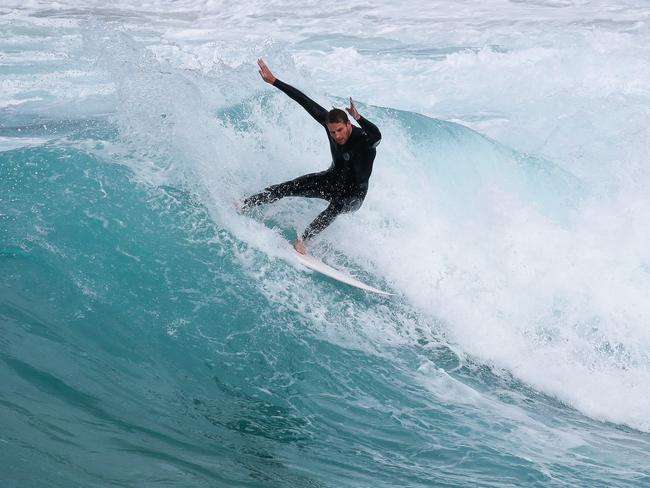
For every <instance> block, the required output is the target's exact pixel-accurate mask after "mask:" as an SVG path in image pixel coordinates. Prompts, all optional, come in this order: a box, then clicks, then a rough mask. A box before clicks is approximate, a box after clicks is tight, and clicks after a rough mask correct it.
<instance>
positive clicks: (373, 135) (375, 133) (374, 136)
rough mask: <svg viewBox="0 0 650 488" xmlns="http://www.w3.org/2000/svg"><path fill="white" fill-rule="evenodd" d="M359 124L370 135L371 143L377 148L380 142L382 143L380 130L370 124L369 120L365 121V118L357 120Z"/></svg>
mask: <svg viewBox="0 0 650 488" xmlns="http://www.w3.org/2000/svg"><path fill="white" fill-rule="evenodd" d="M357 122H358V123H359V126H361V128H362V129H363V130H364V131H365V132H366V134H368V139H369V140H370V143H371V144H372V145H373V146H377V144H379V141H381V132H379V129H378V128H377V126H376V125H375V124H373V123H372V122H370V121H369V120H367V119H364V118H363V116H361V117H359V120H357Z"/></svg>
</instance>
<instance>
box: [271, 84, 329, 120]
mask: <svg viewBox="0 0 650 488" xmlns="http://www.w3.org/2000/svg"><path fill="white" fill-rule="evenodd" d="M273 86H274V87H276V88H278V89H279V90H282V91H283V92H284V93H286V94H287V95H289V97H291V98H293V99H294V100H295V101H296V102H298V103H299V104H300V105H301V106H302V108H304V109H305V110H306V111H307V112H308V113H309V115H311V116H312V117H313V118H314V119H316V122H318V123H319V124H321V125H325V120H326V119H327V110H325V109H324V108H323V107H321V106H320V105H318V104H317V103H316V102H314V101H313V100H312V99H311V98H309V97H308V96H307V95H305V94H304V93H303V92H301V91H300V90H297V89H295V88H294V87H292V86H291V85H289V84H287V83H285V82H283V81H281V80H278V79H277V78H276V79H275V83H273Z"/></svg>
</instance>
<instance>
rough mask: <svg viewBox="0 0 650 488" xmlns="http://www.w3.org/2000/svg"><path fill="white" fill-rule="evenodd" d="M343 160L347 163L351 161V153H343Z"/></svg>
mask: <svg viewBox="0 0 650 488" xmlns="http://www.w3.org/2000/svg"><path fill="white" fill-rule="evenodd" d="M343 159H344V160H345V161H350V153H347V152H344V153H343Z"/></svg>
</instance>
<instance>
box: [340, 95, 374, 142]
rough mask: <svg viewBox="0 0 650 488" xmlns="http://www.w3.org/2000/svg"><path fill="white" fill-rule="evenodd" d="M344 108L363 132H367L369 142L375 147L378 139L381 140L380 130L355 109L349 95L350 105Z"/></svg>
mask: <svg viewBox="0 0 650 488" xmlns="http://www.w3.org/2000/svg"><path fill="white" fill-rule="evenodd" d="M346 110H347V111H348V113H349V114H350V115H351V116H352V118H354V120H356V121H357V122H358V124H359V126H360V127H361V128H362V129H363V130H364V131H365V133H366V134H368V137H369V139H370V143H371V144H372V145H373V147H376V146H377V144H379V141H381V132H379V128H378V127H377V126H376V125H375V124H373V123H372V122H370V121H369V120H368V119H366V118H364V117H362V116H361V114H360V113H359V111H358V110H357V106H356V105H355V104H354V100H352V97H350V107H349V108H346Z"/></svg>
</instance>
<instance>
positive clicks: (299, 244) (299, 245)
mask: <svg viewBox="0 0 650 488" xmlns="http://www.w3.org/2000/svg"><path fill="white" fill-rule="evenodd" d="M293 248H294V249H295V250H296V251H298V252H299V253H300V254H307V253H306V252H305V245H304V244H303V243H302V241H301V240H300V239H296V242H294V243H293Z"/></svg>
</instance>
